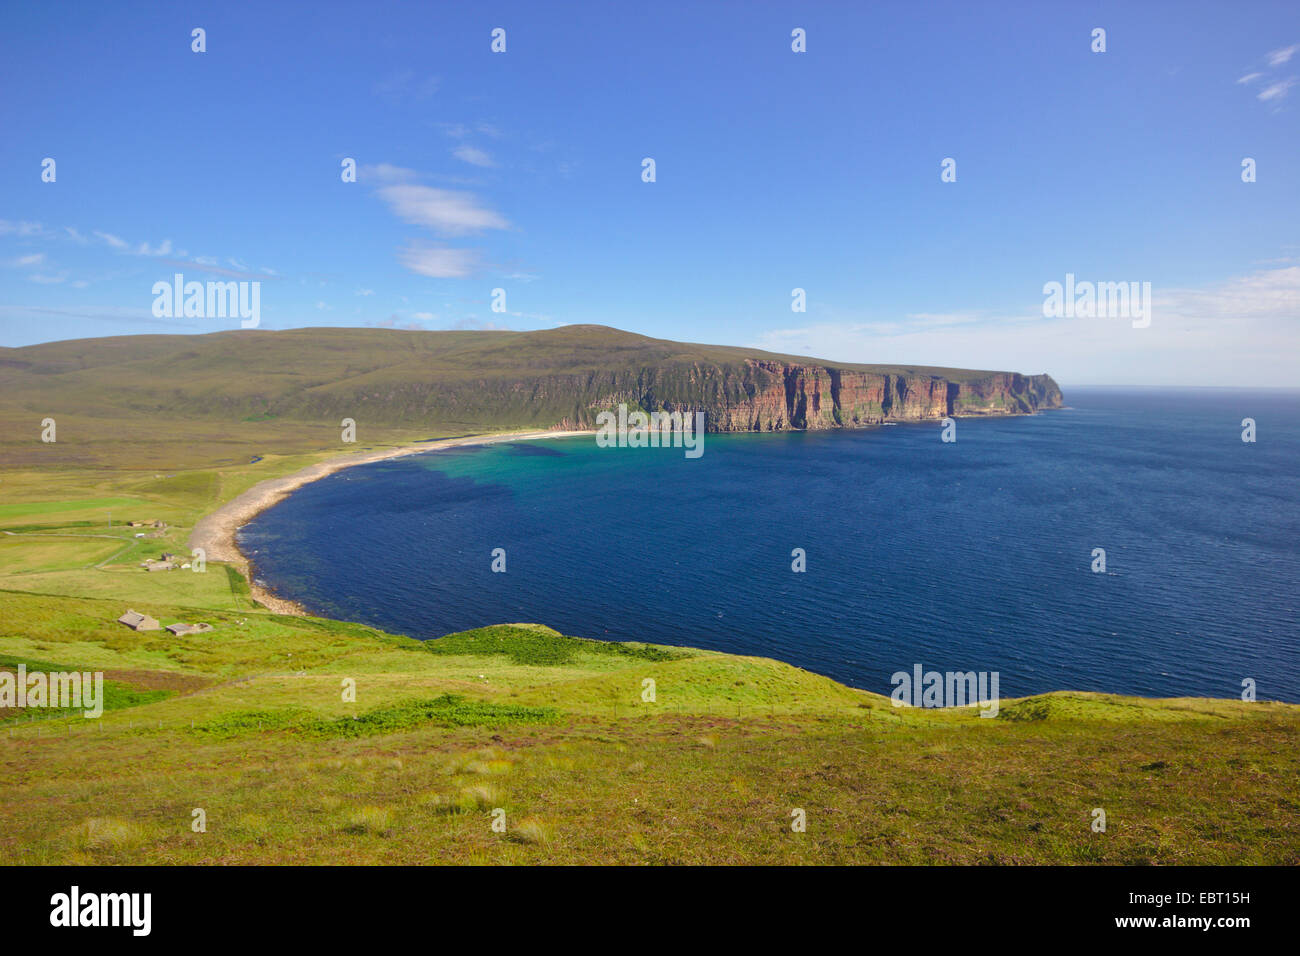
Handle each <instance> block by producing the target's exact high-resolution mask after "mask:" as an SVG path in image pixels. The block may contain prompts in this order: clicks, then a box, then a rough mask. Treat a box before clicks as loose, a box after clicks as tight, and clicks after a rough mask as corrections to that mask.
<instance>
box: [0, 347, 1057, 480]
mask: <svg viewBox="0 0 1300 956" xmlns="http://www.w3.org/2000/svg"><path fill="white" fill-rule="evenodd" d="M858 385H865V386H867V387H869V388H874V389H875V390H876V392H878V393H879V394H875V393H873V394H871V395H869V396H866V397H860V396H858V393H859V392H861V391H862V389H861V388H858V387H857V386H858ZM919 390H932V391H933V392H934V393H935V394H936V395H938V396H939V397H938V399H935V400H936V401H938V402H939V404H940V405H941V406H942V409H940V410H941V411H942V412H943V413H944V414H947V413H953V414H980V413H989V414H1001V413H1008V412H1022V413H1023V412H1031V411H1034V410H1035V409H1036V408H1038V407H1048V408H1050V407H1055V406H1056V405H1058V404H1059V399H1060V391H1059V389H1057V387H1056V384H1055V382H1052V381H1051V379H1050V378H1049V377H1048V376H1045V375H1044V376H1037V377H1032V376H1021V375H1018V374H1016V373H1010V372H987V371H975V370H969V369H942V368H925V367H915V368H908V367H899V366H885V365H881V366H873V365H853V364H844V363H829V362H824V361H822V360H818V359H810V358H808V357H806V356H805V357H797V356H789V355H774V354H771V353H767V352H762V351H758V350H752V349H740V348H729V347H723V346H711V345H691V344H683V343H678V342H667V341H663V340H660V339H652V338H647V337H646V336H643V335H636V334H633V333H630V332H622V331H619V330H617V329H610V328H604V327H601V326H566V327H564V328H558V329H550V330H545V331H539V332H410V331H398V330H391V329H345V328H330V329H293V330H289V331H282V332H272V331H263V330H247V331H225V332H214V333H211V334H208V335H138V336H122V337H117V338H104V339H79V340H74V341H66V342H52V343H48V344H44V345H35V346H28V347H25V348H18V349H3V350H0V426H3V427H0V450H3V451H4V452H6V453H7V455H8V456H9V458H10V460H11V461H12V462H14V463H32V464H38V463H39V464H51V463H55V462H64V463H68V464H74V465H86V464H129V463H131V462H136V463H138V464H140V465H141V466H143V467H153V466H157V467H163V468H170V467H177V468H184V467H196V466H199V465H210V464H214V463H220V462H222V461H223V460H226V461H233V460H235V459H237V458H238V457H240V456H244V455H248V456H249V457H251V456H252V455H258V454H262V455H265V454H268V453H274V454H290V453H295V452H302V451H311V450H317V449H321V448H324V447H326V446H334V447H337V446H338V441H339V433H340V426H339V423H340V422H341V421H342V420H343V419H344V418H351V419H353V420H355V421H356V422H357V426H358V439H359V441H360V442H362V443H368V442H371V441H378V442H388V441H397V440H420V439H425V438H431V437H445V436H450V435H459V434H467V433H480V432H484V431H495V430H502V429H521V428H551V427H564V428H583V427H591V426H592V424H593V422H594V419H595V415H596V414H597V412H598V411H599V410H601V409H603V408H608V407H611V406H612V405H616V404H617V403H619V402H626V403H627V404H628V405H629V406H632V407H642V408H645V409H647V410H654V409H659V408H676V409H685V410H689V411H693V410H701V411H704V412H705V414H706V428H708V429H709V430H711V431H714V430H749V429H751V428H760V429H763V430H767V429H773V428H804V427H809V428H812V427H833V426H836V425H840V424H845V425H849V424H855V423H858V424H863V423H868V420H876V419H879V420H884V419H893V420H903V421H906V420H913V419H914V417H915V415H916V414H918V412H917V407H919V406H916V405H915V402H916V395H917V393H918V391H919ZM842 391H843V392H844V393H845V397H844V401H843V402H842V403H841V394H840V393H841V392H842ZM948 392H951V396H949V394H948ZM810 394H811V395H812V406H813V407H811V408H810V407H809V395H810ZM841 404H843V406H844V408H843V413H842V414H841V409H840V405H841ZM931 410H933V409H931ZM855 416H858V417H860V418H861V419H862V420H861V421H854V420H853V419H854V417H855ZM927 416H928V417H934V416H933V415H929V414H928V412H927ZM47 417H50V418H53V419H54V420H55V421H56V423H57V425H58V435H59V437H60V441H61V442H63V447H60V448H45V449H38V448H35V447H33V442H34V441H36V440H37V439H38V438H39V435H40V422H41V421H42V420H43V419H45V418H47ZM940 417H941V416H940ZM162 421H165V422H167V423H169V424H168V425H167V427H165V428H160V427H158V423H159V422H162ZM106 439H107V440H108V442H111V444H112V445H115V446H117V447H109V443H108V442H106ZM171 441H183V442H184V444H183V445H178V446H171V447H169V446H168V445H167V442H171Z"/></svg>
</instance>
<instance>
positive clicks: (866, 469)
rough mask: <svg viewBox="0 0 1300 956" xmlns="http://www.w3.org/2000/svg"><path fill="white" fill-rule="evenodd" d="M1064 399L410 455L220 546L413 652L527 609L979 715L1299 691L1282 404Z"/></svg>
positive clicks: (309, 492)
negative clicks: (914, 687) (1246, 428)
mask: <svg viewBox="0 0 1300 956" xmlns="http://www.w3.org/2000/svg"><path fill="white" fill-rule="evenodd" d="M1065 391H1066V401H1067V402H1068V403H1069V405H1070V407H1069V408H1068V409H1064V410H1061V411H1054V412H1046V413H1043V414H1040V415H1037V416H1033V417H1025V418H1001V419H990V420H977V419H960V420H959V421H958V426H957V441H956V442H954V443H951V444H945V443H943V442H942V441H941V440H940V427H939V425H938V424H932V425H899V426H891V427H883V428H877V429H871V430H860V431H847V430H846V431H835V432H791V433H777V434H764V435H726V436H724V435H708V436H707V437H706V440H705V445H704V455H703V456H702V457H700V458H698V459H695V460H689V459H687V458H686V457H685V456H684V454H683V452H682V450H681V449H626V448H624V449H614V448H598V447H597V446H596V444H595V440H594V438H592V437H590V436H587V437H577V438H566V439H561V440H556V441H546V442H518V443H514V444H501V445H492V446H484V447H478V448H465V449H454V450H445V451H435V452H430V453H427V454H422V455H418V456H412V457H409V458H404V459H398V460H393V461H389V462H380V463H376V464H371V465H363V466H359V467H356V468H352V469H348V470H345V471H342V472H339V473H336V474H335V475H332V476H330V477H329V478H326V479H324V480H322V481H319V482H316V483H314V484H311V485H307V486H305V487H303V488H302V489H301V490H299V491H298V492H296V493H295V494H294V495H292V496H291V497H290V498H289V499H288V500H286V501H284V502H282V503H281V504H279V505H276V506H275V507H273V508H271V509H270V510H268V511H266V512H264V513H263V514H262V515H260V516H259V517H258V518H257V519H256V520H255V521H254V522H253V523H252V524H250V525H248V526H247V527H246V528H245V529H244V531H243V532H242V535H241V542H242V546H243V548H244V550H245V551H246V553H248V554H250V556H251V557H252V558H253V561H254V564H255V567H256V573H257V576H258V577H259V578H261V579H262V580H263V581H264V582H265V583H266V584H268V585H269V586H270V587H272V588H273V589H274V590H275V591H277V592H279V593H280V594H282V595H283V596H285V597H289V598H292V599H294V600H297V601H299V602H301V603H302V604H304V605H305V606H306V607H307V608H308V609H310V610H311V611H313V612H315V613H318V614H321V615H326V616H330V617H337V618H343V619H346V620H352V621H361V622H364V623H366V624H370V625H374V626H376V627H379V628H383V629H384V630H387V631H392V632H396V633H401V634H408V635H411V636H413V637H419V638H433V637H437V636H439V635H442V634H447V633H451V632H454V631H459V630H464V629H466V628H472V627H478V626H482V625H486V624H495V623H503V622H513V621H533V622H539V623H542V624H547V625H550V626H551V627H554V628H556V629H558V630H560V631H562V632H564V633H566V634H573V635H577V636H580V637H593V638H603V639H613V640H643V641H652V642H656V643H663V644H682V645H691V646H696V647H706V648H713V649H716V650H721V651H731V652H735V653H740V654H757V655H764V656H768V657H775V658H779V659H780V660H783V661H788V662H790V663H792V664H795V665H798V666H800V667H803V668H806V669H808V670H812V671H817V672H820V673H822V674H827V675H830V676H831V677H834V678H836V679H838V680H841V681H843V682H845V683H848V684H851V685H853V686H856V687H862V688H866V689H869V690H874V691H878V692H881V693H889V692H890V691H891V690H892V689H893V687H892V685H891V683H890V677H891V675H892V674H893V673H895V672H896V671H899V670H908V671H910V670H911V669H912V667H913V665H914V664H918V663H919V664H921V665H922V666H923V667H924V668H926V669H927V670H929V669H934V670H942V671H947V670H961V671H969V670H974V671H997V672H999V674H1000V675H1001V677H1000V679H1001V685H1000V692H1001V694H1002V696H1004V697H1014V696H1022V695H1025V694H1031V693H1039V692H1042V691H1048V690H1060V689H1076V690H1094V691H1110V692H1116V693H1123V694H1140V695H1146V696H1158V697H1171V696H1188V695H1196V696H1213V697H1232V698H1235V697H1239V696H1240V695H1241V691H1242V681H1243V679H1246V678H1250V679H1253V680H1254V681H1255V682H1256V686H1257V694H1258V696H1259V698H1260V699H1275V700H1286V701H1292V702H1300V611H1298V610H1297V609H1298V607H1300V599H1298V598H1297V594H1296V588H1297V583H1298V582H1300V482H1298V481H1297V478H1298V477H1300V392H1296V391H1244V390H1229V389H1189V390H1176V389H1146V390H1133V389H1125V390H1118V389H1084V388H1073V389H1066V390H1065ZM1243 418H1253V419H1254V420H1255V422H1256V427H1257V441H1255V442H1254V443H1245V442H1243V441H1242V439H1241V435H1242V425H1241V421H1242V419H1243ZM495 548H504V549H505V554H506V571H505V573H493V572H492V571H491V563H492V551H493V549H495ZM796 548H802V549H804V551H805V552H806V555H807V559H806V560H807V570H806V572H804V573H795V572H793V571H792V570H791V565H792V561H793V558H792V556H791V552H792V551H793V550H794V549H796ZM1096 548H1102V549H1104V550H1105V561H1106V570H1105V572H1104V573H1098V572H1095V571H1094V570H1093V565H1094V557H1093V551H1094V549H1096Z"/></svg>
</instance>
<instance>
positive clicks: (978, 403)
mask: <svg viewBox="0 0 1300 956" xmlns="http://www.w3.org/2000/svg"><path fill="white" fill-rule="evenodd" d="M961 374H962V378H961V379H960V380H954V379H952V378H949V377H946V376H943V375H939V374H935V373H929V372H916V373H912V374H908V373H906V372H896V373H895V372H869V371H861V370H857V369H852V368H842V367H840V368H837V367H835V366H828V365H816V364H792V363H786V362H776V361H763V360H750V361H746V362H744V363H741V364H738V365H734V366H730V365H728V366H718V365H712V366H710V365H692V366H689V367H668V368H662V367H661V368H648V369H642V370H640V371H639V372H638V373H635V374H629V375H628V376H626V378H624V377H623V376H619V375H614V376H611V378H610V380H609V381H608V382H606V383H600V382H598V381H592V382H586V383H576V382H575V383H572V385H573V386H577V388H578V389H579V391H581V392H586V393H588V394H591V393H593V392H594V393H597V394H593V395H592V399H591V401H590V402H589V403H588V404H587V405H586V407H585V408H579V409H575V413H574V414H573V415H572V416H571V417H566V419H565V420H564V421H563V422H561V425H562V426H564V427H573V428H590V427H593V426H594V423H595V416H596V414H598V413H599V412H600V411H601V410H603V409H605V408H611V407H615V406H617V405H618V404H619V403H621V402H626V403H627V405H628V406H629V408H639V409H642V410H645V411H657V410H664V411H683V412H695V411H703V412H704V413H705V427H706V428H707V429H708V430H709V431H711V432H743V431H782V430H785V429H808V430H816V429H827V428H855V427H858V428H860V427H865V426H869V425H879V424H882V423H884V422H920V421H929V420H938V419H942V418H945V417H948V416H953V417H963V416H989V415H1032V414H1034V413H1036V412H1039V411H1043V410H1045V409H1053V408H1061V407H1062V402H1063V399H1062V395H1061V389H1060V387H1059V386H1057V384H1056V382H1055V381H1054V380H1053V379H1052V377H1051V376H1050V375H1021V374H1019V373H1016V372H989V373H978V372H974V373H972V372H964V371H963V372H962V373H961ZM555 384H556V385H559V383H555ZM602 384H604V385H605V388H603V389H602V388H601V385H602Z"/></svg>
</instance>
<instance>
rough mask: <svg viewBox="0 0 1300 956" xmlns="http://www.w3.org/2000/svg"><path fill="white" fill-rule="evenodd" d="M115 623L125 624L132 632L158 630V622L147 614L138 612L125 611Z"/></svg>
mask: <svg viewBox="0 0 1300 956" xmlns="http://www.w3.org/2000/svg"><path fill="white" fill-rule="evenodd" d="M117 623H119V624H125V625H126V626H127V627H129V628H131V630H133V631H156V630H158V622H157V621H156V620H154V619H153V618H151V617H149V615H147V614H141V613H140V612H139V611H127V612H126V613H125V614H123V615H122V616H121V617H119V618H118V619H117Z"/></svg>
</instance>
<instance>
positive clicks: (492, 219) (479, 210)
mask: <svg viewBox="0 0 1300 956" xmlns="http://www.w3.org/2000/svg"><path fill="white" fill-rule="evenodd" d="M379 197H380V198H381V199H382V200H383V201H384V202H385V203H387V204H388V208H389V209H390V210H391V211H392V212H393V213H394V215H396V216H397V217H398V218H400V219H402V220H403V221H405V222H409V223H411V224H413V225H417V226H425V227H427V228H429V229H432V230H434V231H435V232H439V233H442V234H443V235H449V236H456V235H465V234H468V233H475V232H482V231H483V230H485V229H508V228H509V227H510V223H508V222H507V221H506V219H505V217H503V216H501V215H500V214H499V213H497V212H494V211H493V210H491V209H488V208H487V207H486V206H483V205H481V204H480V203H479V201H478V198H477V197H476V196H474V195H473V194H472V193H466V192H456V191H453V190H449V189H435V188H433V187H432V186H417V185H415V184H413V183H401V184H397V185H392V186H385V187H383V188H382V189H380V190H379Z"/></svg>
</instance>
